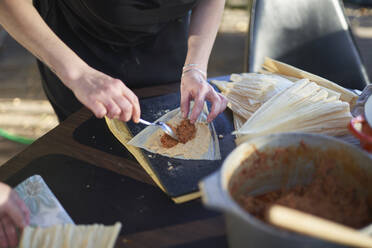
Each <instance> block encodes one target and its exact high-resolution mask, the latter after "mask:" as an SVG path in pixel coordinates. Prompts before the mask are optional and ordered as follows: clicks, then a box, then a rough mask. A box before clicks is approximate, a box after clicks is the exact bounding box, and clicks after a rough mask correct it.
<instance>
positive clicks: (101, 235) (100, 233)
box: [19, 223, 121, 248]
mask: <svg viewBox="0 0 372 248" xmlns="http://www.w3.org/2000/svg"><path fill="white" fill-rule="evenodd" d="M120 229H121V224H120V223H116V224H115V225H113V226H104V225H98V224H94V225H73V224H68V225H56V226H52V227H48V228H40V227H36V228H35V227H30V226H28V227H26V228H25V229H24V230H23V233H22V237H21V241H20V245H19V247H20V248H25V247H35V248H36V247H54V248H69V247H74V248H75V247H77V248H78V247H84V248H95V247H97V248H98V247H108V248H110V247H114V245H115V241H116V239H117V237H118V235H119V232H120Z"/></svg>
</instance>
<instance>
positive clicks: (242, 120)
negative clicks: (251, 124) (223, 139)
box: [233, 113, 247, 130]
mask: <svg viewBox="0 0 372 248" xmlns="http://www.w3.org/2000/svg"><path fill="white" fill-rule="evenodd" d="M233 119H234V128H235V130H238V129H240V128H241V127H242V126H243V125H244V123H245V122H246V121H247V120H246V119H245V118H243V117H241V116H240V115H238V114H236V113H233Z"/></svg>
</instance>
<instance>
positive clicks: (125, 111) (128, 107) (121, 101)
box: [115, 97, 133, 122]
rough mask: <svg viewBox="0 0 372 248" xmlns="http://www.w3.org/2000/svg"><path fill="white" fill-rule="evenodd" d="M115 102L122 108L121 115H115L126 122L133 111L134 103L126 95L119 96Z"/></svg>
mask: <svg viewBox="0 0 372 248" xmlns="http://www.w3.org/2000/svg"><path fill="white" fill-rule="evenodd" d="M115 102H116V103H117V105H118V106H119V108H120V109H121V113H120V115H119V116H115V117H116V118H118V119H120V120H122V121H125V122H127V121H129V120H130V119H131V117H132V112H133V107H132V104H131V103H130V102H129V101H128V100H127V98H125V97H118V98H116V99H115Z"/></svg>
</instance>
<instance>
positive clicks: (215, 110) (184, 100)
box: [181, 83, 227, 123]
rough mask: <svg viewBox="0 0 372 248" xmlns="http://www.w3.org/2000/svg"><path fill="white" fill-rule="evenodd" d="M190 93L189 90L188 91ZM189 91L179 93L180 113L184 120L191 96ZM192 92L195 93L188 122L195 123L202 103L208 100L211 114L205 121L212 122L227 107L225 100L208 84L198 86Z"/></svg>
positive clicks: (202, 105) (201, 109)
mask: <svg viewBox="0 0 372 248" xmlns="http://www.w3.org/2000/svg"><path fill="white" fill-rule="evenodd" d="M189 91H190V90H189ZM189 91H187V90H186V91H185V92H182V93H181V111H182V113H183V117H184V118H186V117H187V114H186V115H185V113H187V112H188V111H189V109H188V108H189V105H190V100H191V98H192V94H191V93H189ZM193 92H197V94H196V97H195V98H194V106H193V109H192V112H191V115H190V122H191V123H195V121H196V120H197V118H198V117H199V115H200V113H201V112H202V111H203V108H204V102H205V100H208V101H209V102H210V103H211V104H212V108H211V112H210V113H209V115H208V117H207V121H208V122H211V121H213V120H214V119H215V118H216V117H217V116H218V115H219V114H220V113H222V112H223V111H224V110H225V108H226V105H227V99H226V98H225V97H224V96H223V95H222V94H220V93H217V92H216V91H215V90H214V89H213V88H212V86H210V85H209V84H208V83H204V84H201V85H200V84H199V85H198V87H197V89H194V90H193Z"/></svg>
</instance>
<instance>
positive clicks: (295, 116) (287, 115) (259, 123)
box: [235, 79, 352, 144]
mask: <svg viewBox="0 0 372 248" xmlns="http://www.w3.org/2000/svg"><path fill="white" fill-rule="evenodd" d="M339 97H340V95H332V94H330V92H329V91H328V90H326V89H324V88H323V87H320V86H319V85H318V84H316V83H314V82H310V81H309V80H308V79H302V80H299V81H298V82H296V83H294V85H293V86H291V87H289V88H288V89H285V90H284V91H282V92H280V93H278V94H276V95H275V96H274V97H272V98H271V99H269V100H268V101H267V102H265V103H264V104H263V105H262V106H261V107H260V108H259V109H258V110H257V111H256V112H255V113H254V114H253V115H252V116H251V118H249V119H248V121H246V122H245V123H244V125H243V126H242V127H240V129H238V130H237V131H235V134H237V135H238V137H237V143H239V144H240V143H242V142H244V141H246V140H248V139H251V138H254V137H257V136H262V135H267V134H272V133H280V132H306V133H320V134H327V135H332V136H341V135H345V134H346V133H347V125H348V123H349V122H350V120H351V117H352V116H351V114H350V107H349V104H348V103H347V102H344V101H341V100H340V99H339Z"/></svg>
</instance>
